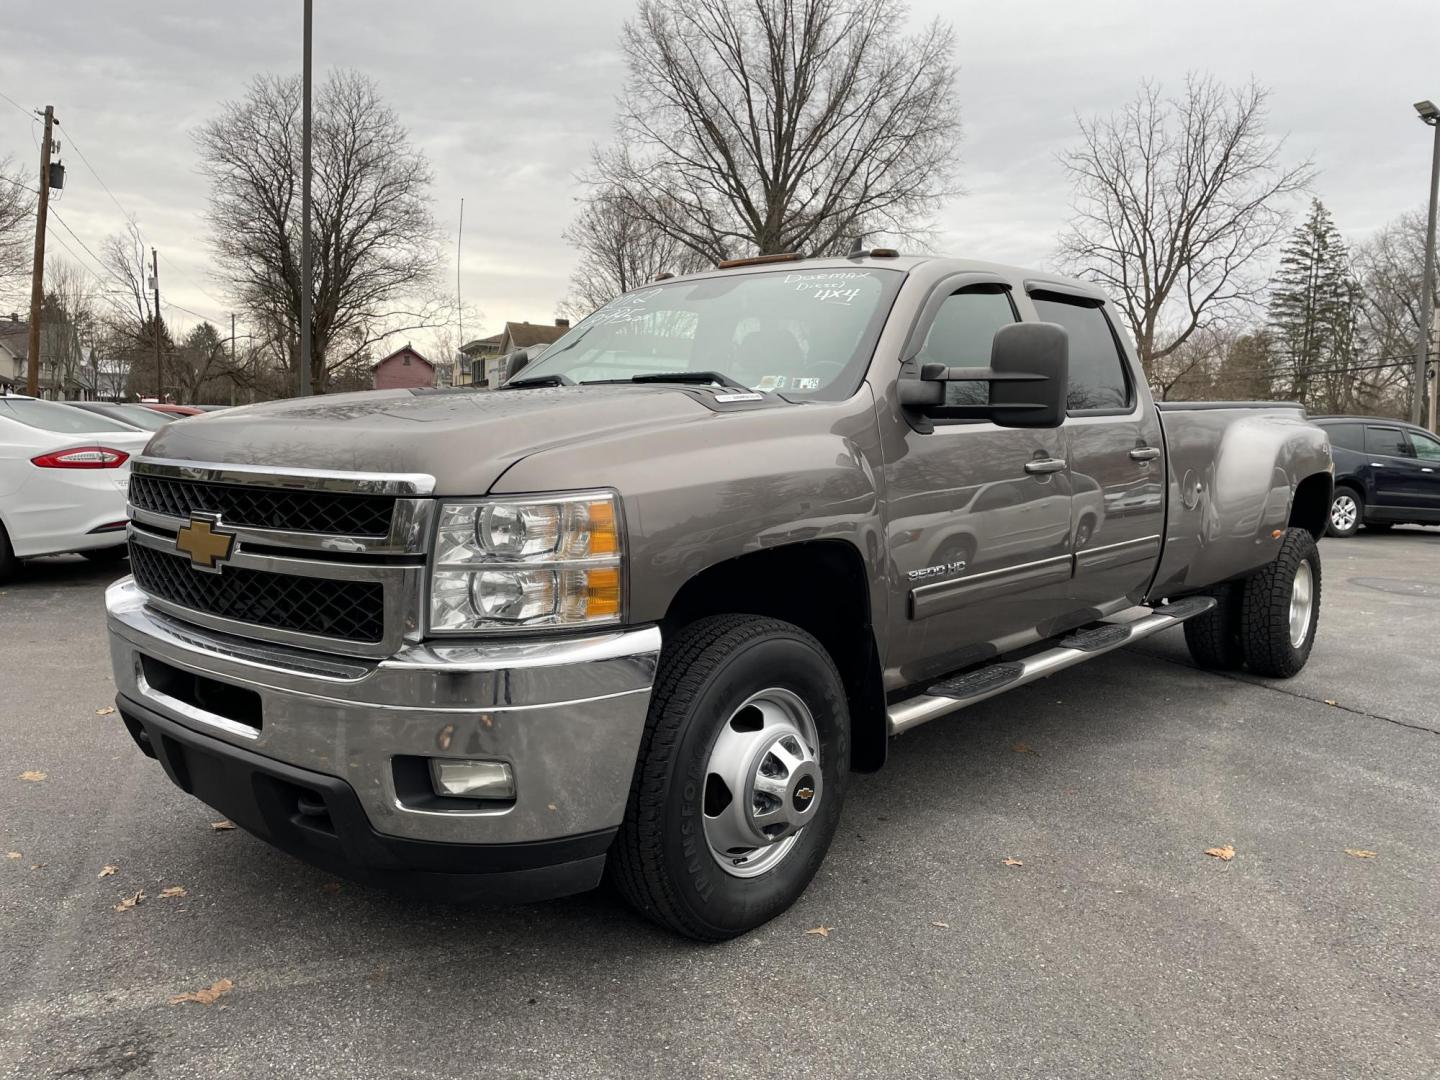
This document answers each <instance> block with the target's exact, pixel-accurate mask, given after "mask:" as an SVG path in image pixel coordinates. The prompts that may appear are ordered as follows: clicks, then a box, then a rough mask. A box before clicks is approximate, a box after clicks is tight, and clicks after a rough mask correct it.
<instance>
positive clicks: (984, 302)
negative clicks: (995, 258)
mask: <svg viewBox="0 0 1440 1080" xmlns="http://www.w3.org/2000/svg"><path fill="white" fill-rule="evenodd" d="M1015 321H1016V318H1015V308H1014V305H1012V304H1011V303H1010V294H1009V293H1007V292H1005V291H1004V290H1003V289H1000V288H990V287H986V286H980V287H978V288H970V289H963V290H961V291H960V292H957V293H955V294H953V295H952V296H947V297H946V298H945V302H944V303H943V304H941V305H940V310H939V311H937V312H936V313H935V319H934V321H933V322H931V324H930V329H929V330H928V331H927V332H926V334H925V344H923V345H922V346H920V352H919V353H918V354H917V360H918V361H919V362H920V363H921V364H944V365H946V366H947V367H989V366H990V344H991V342H992V341H993V340H994V338H995V332H996V331H997V330H999V329H1000V328H1001V327H1002V326H1009V325H1010V324H1011V323H1013V322H1015ZM989 403H990V384H989V383H983V382H952V383H946V384H945V404H946V405H988V404H989Z"/></svg>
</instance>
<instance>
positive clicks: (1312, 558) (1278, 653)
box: [1185, 528, 1321, 679]
mask: <svg viewBox="0 0 1440 1080" xmlns="http://www.w3.org/2000/svg"><path fill="white" fill-rule="evenodd" d="M1320 580H1321V579H1320V552H1319V550H1318V549H1317V548H1316V546H1315V538H1314V537H1313V536H1311V535H1310V533H1309V532H1308V531H1306V530H1305V529H1294V528H1292V529H1287V530H1286V531H1285V535H1284V536H1283V537H1281V539H1280V548H1279V550H1278V551H1277V552H1276V553H1275V558H1274V559H1273V560H1271V561H1270V562H1269V563H1268V564H1266V566H1265V568H1264V569H1263V570H1261V571H1260V572H1259V573H1258V574H1256V575H1254V576H1253V577H1250V578H1247V579H1246V580H1244V581H1242V582H1233V583H1230V584H1228V585H1222V586H1220V587H1219V588H1217V589H1215V590H1213V591H1212V592H1211V593H1210V595H1211V596H1214V597H1215V599H1216V604H1215V606H1214V607H1213V608H1211V609H1210V610H1209V611H1207V612H1206V613H1205V614H1204V615H1200V616H1197V617H1196V618H1193V619H1191V620H1189V621H1188V622H1186V623H1185V644H1186V645H1187V646H1188V647H1189V649H1190V655H1191V656H1192V657H1193V658H1194V660H1195V663H1196V664H1198V665H1199V666H1200V667H1202V668H1207V669H1209V670H1214V671H1234V670H1238V669H1239V668H1240V667H1242V666H1244V667H1246V668H1248V669H1249V670H1250V671H1251V672H1253V673H1254V674H1256V675H1264V676H1267V677H1269V678H1276V679H1288V678H1291V677H1293V676H1295V675H1298V674H1299V673H1300V670H1301V669H1302V668H1303V667H1304V666H1305V664H1306V662H1307V661H1308V660H1309V659H1310V650H1311V648H1313V647H1314V644H1315V630H1316V627H1317V626H1318V624H1319V620H1320Z"/></svg>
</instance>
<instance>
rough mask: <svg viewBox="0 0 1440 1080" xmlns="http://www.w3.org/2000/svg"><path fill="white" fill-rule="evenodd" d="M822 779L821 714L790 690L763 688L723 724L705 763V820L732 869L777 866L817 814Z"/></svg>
mask: <svg viewBox="0 0 1440 1080" xmlns="http://www.w3.org/2000/svg"><path fill="white" fill-rule="evenodd" d="M822 784H823V780H822V777H821V774H820V740H819V736H818V733H817V731H816V727H815V718H814V717H813V716H812V715H811V713H810V710H809V708H808V707H807V706H806V705H805V703H804V702H803V701H801V700H800V698H799V697H798V696H797V695H796V694H794V693H792V692H791V691H789V690H782V689H779V688H778V687H777V688H772V689H769V690H761V691H760V692H759V693H757V694H754V695H752V696H751V697H750V698H748V699H747V700H746V701H745V702H744V704H742V705H741V706H740V707H739V708H738V709H736V710H735V712H734V713H732V714H731V716H730V717H729V719H727V720H726V721H725V725H724V726H723V727H722V728H721V729H720V733H719V734H718V735H717V736H716V737H715V745H714V746H713V747H711V749H710V758H709V761H708V762H707V764H706V766H705V790H704V794H703V800H702V805H703V820H704V824H705V842H706V844H707V845H708V846H709V848H710V854H711V855H712V856H714V858H715V861H716V862H717V863H719V864H720V866H721V867H722V868H723V869H724V870H725V872H726V873H729V874H733V875H734V876H736V877H754V876H755V875H757V874H762V873H764V872H765V871H766V870H770V869H772V868H774V867H775V866H777V865H778V864H779V863H780V861H781V860H782V859H784V858H785V856H786V855H788V854H789V853H790V850H791V849H792V848H793V847H794V846H795V842H796V841H797V840H798V839H799V838H800V833H801V831H802V830H803V829H804V828H805V826H806V825H807V824H809V823H810V821H811V820H813V819H814V817H815V812H816V809H817V808H818V807H819V805H820V799H821V796H822Z"/></svg>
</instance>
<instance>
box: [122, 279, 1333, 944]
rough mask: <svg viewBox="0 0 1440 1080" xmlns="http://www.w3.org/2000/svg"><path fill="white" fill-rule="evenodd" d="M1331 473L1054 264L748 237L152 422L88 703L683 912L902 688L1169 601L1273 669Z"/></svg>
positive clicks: (1121, 631) (802, 822)
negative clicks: (490, 377) (468, 330)
mask: <svg viewBox="0 0 1440 1080" xmlns="http://www.w3.org/2000/svg"><path fill="white" fill-rule="evenodd" d="M1331 487H1332V470H1331V461H1330V449H1329V444H1328V442H1327V441H1326V438H1325V435H1324V434H1323V432H1321V431H1320V430H1318V429H1317V428H1315V427H1314V426H1312V425H1311V424H1309V423H1308V422H1307V421H1306V418H1305V416H1304V414H1303V413H1302V411H1301V410H1300V409H1299V407H1297V406H1292V405H1285V404H1267V403H1256V402H1234V403H1216V404H1201V405H1184V406H1177V405H1160V406H1157V405H1156V404H1155V403H1154V402H1153V401H1152V399H1151V395H1150V393H1149V391H1148V390H1147V388H1146V386H1145V384H1144V381H1143V379H1142V378H1141V375H1140V371H1139V368H1138V365H1137V364H1136V361H1135V357H1134V354H1133V351H1132V349H1131V346H1130V344H1129V342H1128V341H1127V340H1126V339H1125V336H1124V334H1123V332H1122V331H1121V330H1120V326H1119V322H1118V320H1117V319H1116V317H1115V314H1114V312H1113V310H1112V307H1111V305H1110V303H1109V301H1108V300H1107V299H1106V297H1105V296H1104V295H1102V294H1101V293H1100V292H1098V291H1097V290H1096V289H1095V288H1093V287H1092V286H1090V285H1087V284H1085V283H1082V282H1079V281H1074V280H1069V279H1064V278H1059V277H1055V276H1052V275H1048V274H1044V273H1040V272H1034V271H1028V270H1018V269H1013V268H1010V267H1004V266H996V265H991V264H987V263H979V262H970V261H961V260H952V259H939V258H908V257H896V256H894V254H893V253H891V252H884V251H874V252H868V253H863V254H857V255H855V256H852V257H850V258H847V259H828V260H815V261H804V260H798V259H787V258H783V257H782V258H780V259H774V258H772V259H770V260H767V261H763V262H755V263H753V264H750V265H740V266H733V267H728V268H725V269H721V270H717V271H714V272H709V273H702V274H696V275H692V276H689V277H682V278H675V279H672V280H667V281H664V282H657V283H656V284H654V285H652V286H649V287H646V288H642V289H639V290H636V291H634V292H631V293H628V294H626V295H624V296H621V297H619V298H618V299H616V300H615V301H613V302H612V303H610V304H608V305H606V306H605V307H603V308H601V309H600V310H599V311H597V312H596V313H595V314H593V315H591V316H590V317H589V318H588V319H586V320H584V321H583V322H581V323H579V324H578V325H577V326H575V327H574V329H572V330H571V331H570V332H569V333H568V334H567V335H566V336H565V337H563V338H561V339H560V340H559V341H558V342H556V343H555V344H554V345H552V346H550V347H549V348H548V349H547V350H545V352H544V353H543V354H542V355H540V356H538V357H537V358H535V359H533V360H531V361H530V362H529V363H528V364H527V365H526V366H525V367H524V368H523V370H522V371H520V372H519V373H518V374H517V375H515V376H514V377H513V378H511V379H510V381H509V382H508V383H507V384H506V385H505V386H504V387H503V388H502V389H500V390H498V391H494V392H482V391H472V390H436V391H382V392H375V393H365V394H351V395H343V396H336V397H330V398H325V399H308V400H295V401H287V402H275V403H272V404H268V405H259V406H254V407H250V408H242V409H234V410H231V411H228V412H225V413H221V414H218V415H215V416H209V417H204V418H196V419H192V420H183V421H179V422H177V423H175V424H172V425H169V426H167V427H166V428H164V429H163V430H162V431H160V432H158V433H157V434H156V435H155V437H154V438H153V440H152V441H151V442H150V444H149V446H148V448H147V450H146V451H145V453H144V455H143V456H141V457H139V458H137V459H136V460H135V463H134V469H133V475H132V479H131V485H130V491H129V498H130V506H131V524H130V537H129V540H130V558H131V563H132V568H133V572H134V576H133V578H127V579H125V580H122V581H120V582H118V583H117V584H115V585H114V586H112V588H111V589H110V592H109V594H108V596H107V606H108V611H109V625H110V632H111V633H110V640H111V644H112V650H113V656H114V668H115V678H116V683H117V685H118V690H119V697H118V708H119V714H120V716H121V717H122V718H123V720H124V722H125V725H126V727H127V728H128V729H129V732H130V734H131V735H132V736H133V737H134V739H135V741H136V742H137V743H138V744H139V746H140V748H141V749H142V750H143V751H144V752H145V753H147V754H149V755H151V756H152V757H155V758H157V759H158V760H159V762H160V764H161V765H162V766H163V767H164V768H165V770H166V772H167V773H168V774H169V776H170V777H171V778H172V779H173V780H174V781H175V783H176V784H178V785H179V786H180V787H181V788H183V789H184V790H186V791H188V792H190V793H191V794H193V795H195V796H197V797H199V798H200V799H202V800H204V801H205V802H207V803H209V804H210V805H211V806H213V807H215V808H216V809H218V810H219V811H220V812H221V813H223V814H226V815H227V816H228V817H230V818H231V819H232V820H233V821H235V822H236V823H238V824H239V825H241V826H243V827H244V828H246V829H248V830H249V831H250V832H252V833H254V834H255V835H257V836H259V837H262V838H264V839H265V840H268V841H270V842H271V843H273V844H276V845H278V846H279V847H281V848H283V849H285V850H287V851H290V852H292V853H294V854H296V855H298V856H300V857H302V858H304V859H308V860H310V861H312V862H315V863H318V864H320V865H322V866H325V867H329V868H331V869H332V870H334V871H336V872H338V873H343V874H348V875H350V876H352V877H355V878H358V879H362V880H368V881H374V882H379V883H381V884H384V885H387V886H390V887H395V888H402V889H419V890H424V891H426V892H427V893H443V894H446V895H449V896H452V897H471V898H479V899H493V900H500V899H534V898H539V897H546V896H556V895H561V894H565V893H571V892H577V891H580V890H584V889H588V888H591V887H592V886H594V885H596V884H597V883H598V882H599V881H600V880H601V877H602V875H603V874H605V873H607V872H608V873H609V874H610V875H611V876H612V877H613V879H614V881H615V882H616V883H617V884H618V886H619V888H620V889H621V891H622V892H623V893H624V895H626V896H627V897H628V898H629V899H630V900H631V901H632V902H633V903H634V905H635V906H636V907H637V908H638V909H639V910H641V911H642V912H644V913H645V914H647V915H648V916H650V917H651V918H653V919H656V920H657V921H659V922H661V923H663V924H664V925H666V926H669V927H672V928H674V929H675V930H677V931H679V932H681V933H683V934H687V935H690V936H693V937H695V938H700V939H720V938H725V937H729V936H733V935H735V934H738V933H742V932H744V931H745V930H748V929H750V928H752V927H755V926H758V925H759V924H761V923H763V922H765V921H766V920H767V919H770V918H772V917H773V916H775V915H776V914H778V913H779V912H781V911H784V910H785V908H786V907H787V906H788V905H790V904H791V903H792V902H793V901H794V900H795V898H796V897H797V896H799V895H800V893H801V892H802V891H803V890H804V889H805V887H806V885H807V883H808V882H809V880H810V878H811V877H812V876H813V875H814V873H815V872H816V870H817V869H818V867H819V866H820V863H821V861H822V859H823V858H824V856H825V852H826V849H827V848H828V846H829V844H830V841H831V838H832V837H833V835H834V833H835V829H836V824H837V822H838V820H839V817H840V811H841V804H842V800H843V796H844V792H845V786H846V778H847V776H848V774H849V773H851V772H852V771H856V770H858V771H868V770H875V769H878V768H880V767H881V766H882V765H883V763H884V761H885V753H886V746H887V743H888V740H889V739H890V738H891V737H892V736H895V735H898V734H900V733H903V732H905V731H908V730H909V729H910V728H913V727H915V726H916V725H918V724H922V723H924V722H926V721H929V720H933V719H936V718H938V717H941V716H945V715H948V714H950V713H955V712H958V711H959V710H961V709H964V708H965V707H966V706H968V705H972V704H974V703H975V702H978V701H981V700H984V699H986V698H988V697H991V696H993V695H995V694H999V693H1003V692H1004V691H1006V690H1008V689H1011V688H1013V687H1017V686H1022V685H1024V684H1026V683H1029V682H1032V681H1034V680H1036V679H1040V678H1044V677H1046V676H1049V675H1052V674H1054V673H1056V672H1058V671H1061V670H1062V669H1064V668H1066V667H1070V666H1072V665H1075V664H1079V663H1083V662H1085V661H1087V660H1094V659H1097V658H1099V657H1101V656H1103V655H1104V654H1105V653H1107V652H1111V651H1113V650H1115V649H1119V648H1123V647H1124V646H1126V645H1128V644H1130V643H1132V642H1135V641H1138V640H1139V639H1141V638H1143V637H1146V636H1147V635H1150V634H1154V633H1156V632H1157V631H1160V630H1163V629H1165V628H1167V627H1170V626H1174V625H1177V624H1180V623H1184V625H1185V634H1186V639H1187V641H1188V642H1189V645H1190V648H1191V651H1192V652H1193V653H1194V655H1195V658H1196V659H1197V660H1198V661H1199V662H1200V663H1201V664H1203V665H1206V666H1211V667H1218V668H1239V667H1241V666H1247V667H1248V668H1249V669H1250V670H1251V671H1252V672H1254V673H1256V674H1258V675H1263V676H1272V677H1286V676H1289V675H1293V674H1295V673H1296V672H1297V671H1299V670H1300V668H1301V667H1302V666H1303V665H1304V663H1305V661H1306V658H1307V657H1308V655H1309V653H1310V648H1311V645H1312V643H1313V642H1314V639H1315V632H1316V623H1317V619H1318V615H1319V608H1320V560H1319V556H1318V554H1317V552H1316V547H1315V541H1316V538H1317V537H1318V536H1319V535H1320V534H1321V532H1322V531H1323V530H1324V528H1325V524H1326V517H1327V513H1328V510H1329V507H1330V498H1331ZM1136 720H1137V722H1140V721H1141V718H1139V717H1137V718H1136Z"/></svg>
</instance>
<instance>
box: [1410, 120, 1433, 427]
mask: <svg viewBox="0 0 1440 1080" xmlns="http://www.w3.org/2000/svg"><path fill="white" fill-rule="evenodd" d="M1415 111H1416V112H1418V113H1419V114H1420V119H1421V120H1423V121H1425V123H1427V124H1429V125H1430V126H1431V127H1432V128H1434V129H1435V150H1434V153H1433V155H1432V157H1431V160H1430V218H1429V220H1428V222H1427V223H1426V226H1425V270H1424V273H1423V274H1422V275H1421V278H1422V279H1423V281H1424V284H1423V285H1422V286H1421V288H1420V312H1419V314H1420V340H1419V342H1418V343H1417V344H1416V346H1415V393H1414V396H1413V397H1412V399H1411V402H1410V422H1411V423H1412V424H1415V425H1417V426H1418V425H1419V424H1420V422H1421V420H1422V416H1421V403H1422V402H1424V400H1425V368H1426V360H1427V359H1428V354H1429V351H1430V322H1431V319H1432V317H1433V316H1434V313H1435V204H1436V201H1437V196H1440V107H1437V106H1436V105H1435V103H1434V102H1433V101H1417V102H1416V103H1415ZM1437 377H1440V375H1437ZM1435 420H1436V418H1435V416H1434V411H1433V410H1432V411H1431V416H1430V429H1431V430H1432V431H1433V430H1435V428H1436V423H1435Z"/></svg>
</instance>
